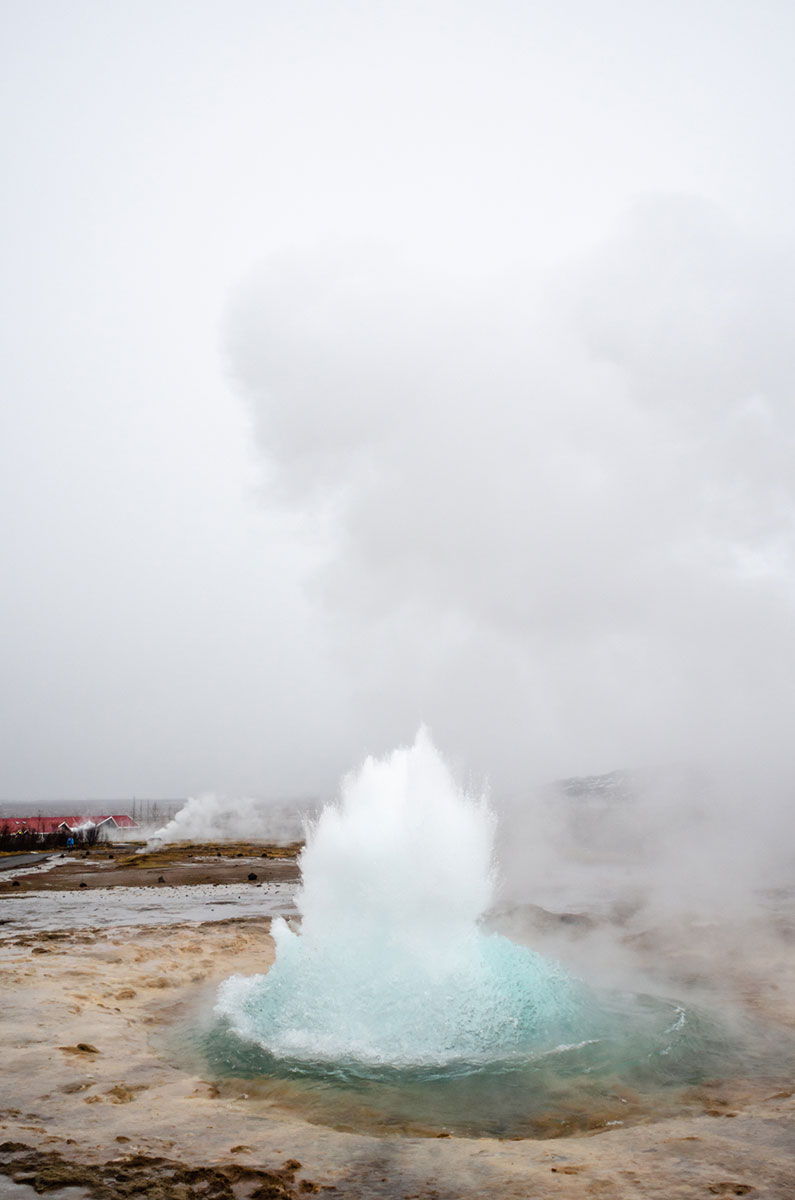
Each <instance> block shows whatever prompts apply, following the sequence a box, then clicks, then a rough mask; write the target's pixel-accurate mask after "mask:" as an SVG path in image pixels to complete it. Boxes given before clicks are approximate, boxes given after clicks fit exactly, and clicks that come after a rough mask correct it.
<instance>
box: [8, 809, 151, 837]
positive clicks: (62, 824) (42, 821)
mask: <svg viewBox="0 0 795 1200" xmlns="http://www.w3.org/2000/svg"><path fill="white" fill-rule="evenodd" d="M92 828H96V829H98V830H99V832H100V835H105V836H107V835H108V834H109V833H111V832H112V831H113V830H114V829H137V828H138V822H137V821H134V820H133V819H132V817H130V816H128V815H127V813H115V814H113V815H112V816H111V815H107V814H103V815H102V816H99V815H97V814H90V815H88V816H85V817H0V833H2V832H7V833H11V834H15V833H20V834H21V833H37V834H40V835H41V836H45V835H46V834H49V833H68V834H72V833H74V832H75V831H76V830H78V829H92Z"/></svg>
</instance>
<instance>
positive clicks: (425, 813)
mask: <svg viewBox="0 0 795 1200" xmlns="http://www.w3.org/2000/svg"><path fill="white" fill-rule="evenodd" d="M493 835H494V818H493V816H492V813H491V811H490V809H489V807H488V805H487V803H486V801H485V799H484V798H483V797H475V796H468V795H466V794H465V793H463V792H462V791H461V790H460V789H459V788H458V787H457V786H456V784H455V782H454V780H453V779H452V777H451V774H450V772H449V770H448V769H447V767H446V765H445V763H444V762H443V760H442V759H441V757H440V756H439V754H438V753H437V752H436V750H435V749H434V747H433V746H432V745H431V743H430V740H429V738H428V736H427V735H426V734H425V733H424V732H421V733H420V734H419V736H418V737H417V740H416V742H415V743H414V745H413V746H412V747H410V748H409V749H402V750H397V751H395V752H394V753H393V754H391V755H390V756H389V757H388V758H386V759H384V760H381V761H379V760H375V759H368V760H367V761H366V762H365V763H364V765H363V766H362V767H361V769H360V770H359V771H358V772H357V773H355V774H353V775H351V776H350V777H349V778H348V779H346V780H345V782H344V785H343V789H342V794H341V797H340V799H339V802H338V803H337V804H335V805H330V806H328V807H326V808H325V809H324V810H323V811H322V813H321V815H320V817H319V818H318V819H317V820H316V821H315V822H313V823H312V824H311V825H310V826H309V827H308V830H307V843H306V848H305V850H304V852H303V855H302V858H301V867H302V872H303V886H302V890H301V892H300V896H299V900H298V903H299V908H300V911H301V914H302V917H303V921H302V926H301V932H300V934H299V933H294V932H293V931H292V930H291V929H290V928H288V926H287V924H286V923H285V922H284V921H283V920H281V919H279V920H277V921H274V924H273V934H274V937H275V940H276V960H275V963H274V965H273V967H272V968H271V970H270V971H269V972H268V974H267V975H255V976H253V977H250V978H243V977H241V976H233V977H232V978H231V979H227V980H226V981H225V982H224V983H223V984H222V985H221V988H220V991H219V994H218V998H217V1004H216V1008H215V1019H214V1023H213V1024H212V1025H211V1027H210V1028H208V1029H204V1030H198V1031H197V1033H196V1036H197V1038H198V1039H199V1040H198V1041H197V1042H196V1043H193V1045H194V1046H195V1048H196V1049H198V1051H199V1053H200V1054H201V1056H202V1061H203V1065H202V1067H201V1068H200V1069H201V1070H202V1071H206V1070H207V1069H208V1068H209V1070H210V1072H211V1074H212V1075H213V1077H214V1078H216V1079H217V1080H218V1081H219V1082H221V1081H222V1080H223V1078H224V1077H230V1076H231V1077H233V1078H237V1079H239V1078H240V1077H244V1078H245V1079H246V1095H247V1096H248V1097H249V1098H250V1101H251V1102H253V1103H257V1102H259V1101H264V1102H265V1103H266V1105H268V1106H270V1105H272V1104H274V1103H275V1104H277V1105H282V1106H285V1107H287V1108H289V1109H298V1111H299V1112H300V1113H301V1114H302V1115H303V1116H304V1117H306V1118H307V1119H309V1120H313V1121H317V1122H319V1123H322V1124H329V1125H333V1126H336V1127H337V1128H341V1129H359V1130H362V1131H367V1132H373V1133H379V1134H383V1133H385V1132H408V1133H411V1134H417V1133H420V1134H423V1133H432V1134H433V1133H438V1132H439V1131H442V1132H445V1133H458V1134H463V1135H466V1136H470V1135H482V1134H492V1135H498V1136H508V1137H550V1136H561V1135H566V1134H570V1133H576V1132H581V1131H584V1130H598V1129H607V1128H609V1127H612V1126H615V1125H624V1124H627V1123H631V1122H634V1121H637V1120H648V1119H650V1118H652V1117H656V1118H659V1117H660V1116H663V1115H666V1114H668V1113H672V1112H676V1111H680V1110H681V1108H682V1107H683V1106H684V1107H687V1106H688V1105H691V1104H693V1103H696V1104H697V1103H698V1100H697V1096H698V1092H697V1089H693V1087H692V1085H693V1084H694V1083H697V1082H699V1081H702V1080H709V1079H712V1080H713V1081H714V1080H716V1079H719V1078H721V1077H723V1078H731V1077H734V1076H738V1075H739V1074H744V1073H746V1072H747V1071H751V1072H752V1073H753V1074H755V1075H758V1076H765V1077H768V1076H769V1077H770V1078H773V1077H774V1076H775V1075H776V1074H777V1072H778V1071H779V1070H780V1056H779V1054H778V1049H777V1048H776V1047H772V1048H771V1043H770V1042H769V1039H768V1037H767V1033H766V1031H763V1033H762V1036H760V1037H757V1035H756V1034H755V1033H754V1034H752V1033H751V1031H748V1035H747V1036H745V1035H744V1037H743V1038H742V1039H738V1038H737V1037H736V1036H731V1035H729V1033H728V1031H727V1028H726V1027H725V1025H724V1024H723V1022H718V1021H716V1020H714V1019H713V1018H712V1017H710V1016H708V1015H707V1014H706V1013H704V1012H701V1011H699V1010H698V1009H694V1008H692V1007H691V1006H689V1005H687V1006H685V1005H682V1004H680V1003H678V1002H677V1001H676V1000H665V999H660V998H657V997H651V996H645V995H635V994H632V993H626V992H620V993H605V992H600V993H599V994H598V995H597V994H595V993H594V992H593V991H592V990H591V989H589V988H587V987H586V986H585V985H584V984H582V983H581V982H579V981H578V980H576V979H574V978H572V977H571V976H570V975H569V974H567V973H566V972H565V971H564V970H563V969H562V968H561V967H560V966H558V965H557V964H556V963H554V962H551V961H549V960H547V959H544V958H542V957H541V956H540V955H538V954H536V953H534V952H533V951H532V950H529V949H527V948H526V947H523V946H519V945H516V944H515V943H513V942H511V941H509V940H508V939H506V938H505V937H502V936H500V935H498V934H496V933H487V932H486V931H485V929H484V928H483V927H482V926H481V924H480V917H481V916H482V914H483V913H484V912H485V911H486V909H487V908H488V906H489V903H490V901H491V898H492V893H493V887H494V866H493V859H492V846H493ZM190 1036H192V1034H191V1035H189V1037H190ZM184 1051H185V1052H187V1053H191V1043H190V1041H189V1044H188V1045H186V1046H185V1048H184ZM773 1060H775V1061H773ZM228 1086H234V1085H228ZM232 1094H234V1093H232ZM694 1096H695V1097H696V1099H695V1100H694V1099H693V1097H694Z"/></svg>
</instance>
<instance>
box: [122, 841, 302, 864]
mask: <svg viewBox="0 0 795 1200" xmlns="http://www.w3.org/2000/svg"><path fill="white" fill-rule="evenodd" d="M303 845H304V844H303V842H290V843H289V844H288V845H286V846H280V845H276V844H275V843H273V842H172V843H170V844H169V845H167V846H156V847H155V848H154V849H153V850H148V851H146V852H145V853H143V854H128V855H125V856H124V857H123V858H122V857H119V856H118V855H117V857H116V863H117V865H118V866H120V867H134V868H138V869H140V868H141V867H167V866H174V865H175V864H177V863H188V862H195V861H196V860H199V861H201V860H205V861H206V860H209V861H213V860H216V859H218V858H219V856H220V858H222V859H229V858H263V857H265V858H297V856H298V855H299V854H300V853H301V850H302V849H303Z"/></svg>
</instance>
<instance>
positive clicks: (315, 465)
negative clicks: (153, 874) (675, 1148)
mask: <svg viewBox="0 0 795 1200" xmlns="http://www.w3.org/2000/svg"><path fill="white" fill-rule="evenodd" d="M2 23H3V29H4V34H5V36H4V38H3V40H2V50H0V54H2V59H3V68H4V79H5V81H6V88H7V103H6V105H5V106H4V111H3V116H2V118H0V130H2V132H1V133H0V136H1V137H2V144H3V149H4V153H5V161H6V164H7V169H6V187H5V189H4V194H3V196H2V198H1V199H0V211H2V215H3V228H4V230H5V233H6V239H5V240H6V263H5V270H4V279H3V288H2V293H1V295H2V312H3V329H4V335H5V352H4V355H3V359H2V363H3V365H2V378H3V402H2V410H1V413H0V420H1V422H2V424H1V426H0V459H1V468H0V487H2V513H3V516H2V519H0V536H1V537H2V551H3V586H2V588H0V616H1V617H2V628H3V637H2V658H1V659H0V672H1V673H2V679H3V687H2V692H0V704H1V705H2V721H1V722H0V727H1V728H2V754H0V795H2V796H6V797H9V796H10V797H12V799H11V800H10V801H3V804H4V806H7V805H9V804H10V805H14V806H18V807H20V808H21V807H22V806H23V805H25V806H26V807H27V809H28V811H29V810H30V806H33V807H36V806H41V805H44V804H48V803H58V804H68V805H70V806H71V805H74V804H78V803H79V806H80V807H83V806H85V805H86V804H90V805H93V804H95V803H100V801H99V799H98V798H99V797H102V796H105V797H107V796H116V797H119V796H125V797H130V798H131V797H132V796H135V797H137V798H142V799H143V802H144V803H145V802H147V798H151V802H152V803H154V797H155V796H161V797H165V796H169V797H184V798H185V802H184V805H185V806H187V805H188V803H189V799H190V798H194V799H195V801H196V802H197V803H199V804H203V803H206V807H207V811H208V812H209V811H211V810H212V811H220V809H221V808H222V807H223V805H224V804H227V805H228V804H234V803H236V802H240V803H245V798H246V797H278V798H280V799H279V801H278V802H282V801H284V800H286V799H287V798H294V802H295V804H296V806H297V807H300V805H301V803H307V802H308V798H310V797H311V798H317V799H329V798H331V797H333V796H335V795H337V794H338V788H339V787H340V781H341V780H342V779H343V778H344V777H345V776H346V774H347V773H349V772H351V771H353V770H355V769H356V768H357V767H358V766H359V764H361V762H362V761H363V760H364V759H365V758H366V757H367V756H368V755H375V756H382V755H384V754H386V753H387V752H388V751H390V750H391V749H392V748H393V747H396V746H405V745H408V744H409V743H410V742H411V740H412V738H414V736H415V734H416V731H417V729H418V728H419V727H420V726H422V725H427V726H428V727H429V728H430V730H431V731H432V734H433V737H434V740H435V743H436V745H437V746H438V748H439V750H440V752H441V753H442V755H443V756H444V757H445V759H446V760H448V761H449V762H450V763H451V766H452V769H453V771H454V774H455V776H456V778H458V779H460V780H461V781H462V782H463V783H464V784H465V785H466V786H470V785H471V790H474V791H478V790H480V789H482V787H484V786H485V785H487V784H488V785H489V787H490V789H491V794H492V796H493V797H494V799H495V803H497V804H498V805H499V806H500V807H501V809H502V811H503V815H504V819H505V821H506V823H507V825H506V827H508V828H510V829H512V830H513V831H514V832H515V834H516V842H515V850H516V861H514V862H511V863H508V866H507V873H508V874H509V876H510V877H511V878H512V879H514V880H515V881H517V887H520V886H522V880H523V878H524V875H525V874H526V873H527V871H526V870H525V866H526V864H527V863H529V862H530V861H531V858H532V853H531V849H530V848H531V847H532V846H533V845H535V842H536V841H537V843H538V852H539V855H541V851H542V850H545V851H546V852H547V853H548V859H547V860H545V861H541V859H540V858H539V861H538V862H537V863H536V866H535V868H534V869H535V870H537V871H538V872H542V873H543V871H544V870H547V869H549V870H551V869H552V868H553V866H554V864H555V863H556V862H559V861H560V860H559V858H558V857H556V854H557V851H556V849H555V847H556V846H557V845H558V842H560V843H561V845H562V844H563V842H565V837H564V836H563V834H564V833H565V832H566V831H563V832H562V831H561V829H560V828H559V827H557V826H556V825H555V821H554V819H553V817H554V813H552V814H551V813H550V811H548V810H547V809H546V808H545V807H544V804H543V803H541V802H540V801H538V799H537V797H538V795H539V789H542V788H543V785H545V784H549V783H552V782H553V781H556V780H558V781H559V780H566V779H569V780H571V779H578V778H582V777H587V776H603V775H606V774H608V773H610V772H616V771H618V772H621V771H630V772H632V771H644V770H648V769H651V768H654V766H655V764H657V765H658V766H659V767H660V769H665V770H668V768H666V764H686V765H687V766H688V768H690V769H692V772H693V774H692V775H688V774H687V773H686V772H684V771H680V772H679V774H677V772H676V770H673V771H672V773H671V774H669V775H668V776H667V778H668V779H669V783H668V784H666V786H665V787H659V788H656V789H655V787H650V788H649V790H648V795H647V796H646V798H645V799H644V802H643V805H642V806H641V808H642V811H643V814H644V820H646V819H648V824H647V825H645V826H644V827H643V829H642V830H638V829H635V827H634V826H633V824H632V819H631V818H630V817H627V818H626V821H625V822H624V824H623V825H622V826H621V828H620V829H619V828H617V830H616V837H617V838H618V839H619V840H620V839H621V838H622V837H626V839H628V841H627V844H632V838H633V837H638V838H641V837H642V838H645V839H646V841H644V845H646V844H647V843H648V844H653V843H655V842H656V843H657V844H659V848H660V853H659V856H658V859H657V860H655V863H654V864H653V865H652V866H649V869H648V871H649V886H650V887H658V888H659V890H660V893H661V894H662V892H666V889H667V892H666V895H667V894H668V893H669V892H671V891H672V890H673V888H674V885H675V884H676V882H677V880H678V879H679V877H680V876H681V875H682V874H683V873H684V872H685V871H686V870H690V873H691V875H692V876H693V877H694V878H695V877H696V876H698V870H697V869H696V865H694V864H695V863H696V856H697V854H699V853H700V854H701V855H702V857H703V858H704V859H705V860H706V861H707V862H708V865H709V869H708V870H707V869H706V867H705V868H704V870H703V873H702V874H703V878H702V876H698V879H699V884H700V885H703V887H704V889H706V890H709V889H710V888H712V889H713V890H714V889H717V891H716V894H717V893H718V892H720V890H721V888H723V889H725V890H726V891H727V892H728V891H730V890H731V884H732V881H733V880H734V879H735V878H736V879H737V880H738V881H739V883H738V887H740V888H742V887H744V886H745V884H746V883H748V884H750V885H753V884H754V882H755V881H757V880H758V879H763V878H764V876H765V873H766V871H769V870H770V871H772V870H773V869H774V867H775V868H776V869H778V866H780V864H781V861H782V856H783V855H784V853H785V851H784V849H783V848H784V847H786V846H788V845H789V844H790V843H791V841H792V832H793V804H792V796H793V794H795V769H793V764H792V756H791V752H790V739H791V734H790V730H791V727H792V721H793V716H795V640H793V637H792V629H793V617H794V616H795V471H794V470H793V463H795V402H794V394H795V355H793V350H792V337H791V314H792V311H793V301H795V237H794V236H793V225H792V212H793V211H795V173H794V172H793V168H792V164H791V161H790V159H791V156H789V155H787V154H786V152H785V149H784V148H785V147H786V145H787V144H788V142H789V137H788V135H789V127H788V114H789V112H790V111H791V109H792V102H793V99H794V98H795V84H793V81H792V72H791V62H790V59H791V54H790V47H791V44H792V39H793V35H795V15H793V14H792V13H790V12H789V11H788V10H786V9H785V8H783V7H782V6H781V5H779V4H777V3H774V2H773V0H763V2H762V3H760V4H757V5H754V6H743V5H736V6H730V7H729V8H727V7H726V6H725V5H719V4H718V3H717V0H708V2H707V3H705V4H704V5H702V6H700V8H699V11H698V16H697V18H694V13H693V9H692V6H690V5H685V4H684V3H683V2H679V0H674V2H673V3H669V4H666V5H664V6H663V5H657V4H649V5H645V6H637V7H636V8H634V9H633V10H632V11H631V12H628V11H627V9H626V6H624V5H620V4H618V3H617V2H616V0H606V2H605V3H604V4H601V5H599V6H593V5H590V4H586V3H584V2H577V3H575V4H573V5H570V6H568V8H566V9H565V10H564V9H561V10H559V11H558V10H555V11H552V10H547V9H544V8H543V7H542V6H537V5H528V6H525V7H521V6H517V5H515V4H513V3H512V2H511V0H498V2H497V3H495V4H494V5H491V6H489V9H488V11H486V10H485V9H483V8H482V6H479V5H473V4H469V3H464V4H452V3H449V2H448V0H438V2H437V3H432V4H430V5H424V6H419V5H413V4H409V5H403V6H400V7H399V8H395V7H394V6H390V5H379V4H375V5H372V6H368V7H367V9H366V10H364V9H362V8H361V7H360V6H355V5H351V4H350V3H347V2H344V0H332V2H331V3H329V4H324V5H317V4H314V3H309V4H308V5H306V6H299V8H298V9H294V8H292V7H289V6H283V5H280V4H265V5H262V4H259V3H254V0H233V3H231V4H230V5H226V6H224V8H223V10H222V9H221V8H220V7H218V6H216V5H213V4H210V3H204V2H202V3H199V4H196V5H192V6H191V7H190V8H189V9H188V8H187V7H186V6H182V5H180V4H175V5H166V6H165V7H163V6H154V5H148V4H144V5H137V6H135V8H132V7H125V6H117V7H115V8H113V9H111V8H108V7H107V6H104V5H100V4H98V3H95V2H94V0H85V3H83V2H81V3H79V4H76V5H69V6H58V5H55V4H45V5H44V6H43V7H42V6H39V7H37V9H36V10H33V9H31V8H30V7H29V6H25V5H22V4H19V3H11V4H9V5H7V6H6V8H5V11H4V14H3V17H2ZM693 779H697V780H698V781H699V782H697V783H693ZM702 779H707V780H709V784H708V785H706V784H704V785H702V783H701V782H700V781H701V780H702ZM55 796H59V797H71V798H72V799H70V800H68V801H67V800H64V799H60V800H57V801H56V800H49V799H48V800H45V799H44V797H55ZM76 796H82V797H84V798H85V797H89V796H90V797H95V798H97V799H96V800H91V801H89V800H86V799H83V800H82V801H80V802H78V801H75V800H74V797H76ZM13 797H17V799H16V800H14V799H13ZM202 798H206V800H204V799H202ZM131 802H132V801H131V799H127V800H124V801H121V800H114V801H113V802H112V803H113V804H114V805H116V804H121V805H123V806H125V807H126V806H129V804H130V803H131ZM136 802H138V803H140V802H141V799H138V800H137V801H136ZM274 802H277V801H274ZM105 803H108V802H107V801H106V802H105ZM159 803H165V802H164V801H159ZM174 803H177V801H176V800H175V801H174ZM213 806H216V807H215V808H214V807H213ZM191 811H193V810H191ZM202 811H203V810H202ZM185 819H187V818H185ZM536 826H538V829H539V830H540V831H541V832H539V833H538V836H537V837H536V833H535V829H536ZM675 826H678V827H679V828H680V829H681V830H682V831H683V832H682V836H681V837H680V836H679V835H677V834H676V833H675V832H674V827H675ZM566 836H568V834H567V835H566ZM561 839H562V841H561ZM510 842H511V838H510V836H509V837H507V843H508V846H507V849H508V850H510ZM527 869H528V870H529V867H528V868H527ZM699 869H700V868H699ZM719 885H720V886H719Z"/></svg>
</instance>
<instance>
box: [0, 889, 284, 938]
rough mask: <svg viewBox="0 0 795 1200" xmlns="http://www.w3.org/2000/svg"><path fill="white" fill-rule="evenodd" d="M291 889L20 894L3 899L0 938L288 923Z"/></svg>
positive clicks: (91, 891) (153, 890)
mask: <svg viewBox="0 0 795 1200" xmlns="http://www.w3.org/2000/svg"><path fill="white" fill-rule="evenodd" d="M297 887H298V885H297V883H296V882H295V881H280V882H272V883H263V884H262V886H261V887H257V886H256V885H249V886H243V885H240V884H217V885H212V884H196V885H183V886H180V887H168V886H166V885H163V886H162V887H158V888H151V887H130V888H122V887H117V888H91V889H90V890H89V889H86V890H84V891H77V890H75V891H67V892H26V893H25V894H24V895H20V896H5V897H3V904H2V908H0V913H2V916H1V917H0V938H4V937H11V936H15V935H16V934H19V933H30V932H38V931H41V930H64V929H105V928H109V927H112V926H130V925H175V924H182V923H183V922H186V921H195V922H202V921H220V920H226V919H227V918H231V917H278V916H283V917H290V916H292V915H293V914H294V913H295V911H296V909H295V895H296V891H297Z"/></svg>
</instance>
